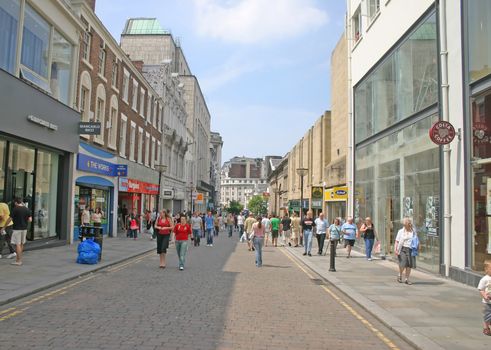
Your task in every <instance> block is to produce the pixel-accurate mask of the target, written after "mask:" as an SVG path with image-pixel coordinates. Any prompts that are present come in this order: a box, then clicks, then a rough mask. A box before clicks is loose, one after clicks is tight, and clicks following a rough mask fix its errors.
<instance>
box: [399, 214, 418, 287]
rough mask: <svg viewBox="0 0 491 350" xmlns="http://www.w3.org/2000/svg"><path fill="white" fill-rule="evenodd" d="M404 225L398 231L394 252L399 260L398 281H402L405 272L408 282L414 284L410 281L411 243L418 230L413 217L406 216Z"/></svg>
mask: <svg viewBox="0 0 491 350" xmlns="http://www.w3.org/2000/svg"><path fill="white" fill-rule="evenodd" d="M402 224H403V227H402V228H401V229H400V230H399V232H397V236H396V241H395V244H394V252H395V254H396V256H397V259H398V260H399V276H397V282H399V283H402V273H403V272H405V282H404V283H406V284H412V283H411V281H409V275H410V274H411V268H412V267H413V260H412V256H411V243H412V241H413V238H414V237H415V236H416V230H415V229H414V227H413V223H412V222H411V219H410V218H408V217H405V218H404V219H403V221H402Z"/></svg>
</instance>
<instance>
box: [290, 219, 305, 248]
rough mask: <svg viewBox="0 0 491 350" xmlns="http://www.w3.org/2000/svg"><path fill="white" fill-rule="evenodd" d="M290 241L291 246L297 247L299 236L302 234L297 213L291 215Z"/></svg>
mask: <svg viewBox="0 0 491 350" xmlns="http://www.w3.org/2000/svg"><path fill="white" fill-rule="evenodd" d="M291 226H292V237H291V238H292V241H293V246H294V247H298V242H299V239H300V235H301V234H302V230H301V228H300V218H299V217H298V214H297V212H295V211H294V212H293V214H292V225H291Z"/></svg>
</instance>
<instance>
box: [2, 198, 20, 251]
mask: <svg viewBox="0 0 491 350" xmlns="http://www.w3.org/2000/svg"><path fill="white" fill-rule="evenodd" d="M13 225H14V222H13V221H12V218H11V217H10V209H9V206H8V205H7V203H0V259H1V258H2V251H3V247H4V245H7V248H8V250H9V255H7V259H12V258H14V257H15V256H16V255H17V253H16V252H15V249H14V247H13V246H12V243H11V240H12V226H13Z"/></svg>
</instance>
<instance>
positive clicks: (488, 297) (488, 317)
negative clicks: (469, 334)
mask: <svg viewBox="0 0 491 350" xmlns="http://www.w3.org/2000/svg"><path fill="white" fill-rule="evenodd" d="M484 273H485V275H484V277H483V278H481V280H480V281H479V284H478V286H477V289H478V290H479V293H480V294H481V297H482V303H483V315H484V328H483V331H482V332H483V334H485V335H491V329H489V327H490V326H491V260H489V259H488V260H484Z"/></svg>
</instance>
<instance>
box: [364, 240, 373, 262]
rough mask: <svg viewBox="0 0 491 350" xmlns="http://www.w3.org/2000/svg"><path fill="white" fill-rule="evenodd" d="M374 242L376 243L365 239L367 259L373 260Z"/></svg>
mask: <svg viewBox="0 0 491 350" xmlns="http://www.w3.org/2000/svg"><path fill="white" fill-rule="evenodd" d="M373 242H374V239H373V238H372V239H369V238H365V255H366V256H367V259H371V258H372V249H373Z"/></svg>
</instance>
